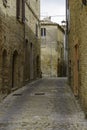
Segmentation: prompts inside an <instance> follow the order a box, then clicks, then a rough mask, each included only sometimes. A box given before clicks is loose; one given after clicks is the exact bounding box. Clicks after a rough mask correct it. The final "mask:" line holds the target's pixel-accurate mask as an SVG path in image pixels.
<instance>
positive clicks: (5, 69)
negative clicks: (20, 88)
mask: <svg viewBox="0 0 87 130" xmlns="http://www.w3.org/2000/svg"><path fill="white" fill-rule="evenodd" d="M7 84H8V64H7V51H6V50H5V49H4V50H3V53H2V92H3V93H4V92H5V87H6V86H7Z"/></svg>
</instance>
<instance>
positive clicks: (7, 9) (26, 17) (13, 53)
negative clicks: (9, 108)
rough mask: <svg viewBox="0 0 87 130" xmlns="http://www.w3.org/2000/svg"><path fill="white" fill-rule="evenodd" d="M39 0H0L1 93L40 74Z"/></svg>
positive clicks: (19, 85)
mask: <svg viewBox="0 0 87 130" xmlns="http://www.w3.org/2000/svg"><path fill="white" fill-rule="evenodd" d="M39 17H40V0H27V1H25V0H0V92H1V94H7V93H10V92H11V91H12V90H15V89H17V88H19V87H21V86H23V85H25V84H26V83H27V82H30V81H31V80H34V79H36V78H37V77H40V24H39V22H40V21H39Z"/></svg>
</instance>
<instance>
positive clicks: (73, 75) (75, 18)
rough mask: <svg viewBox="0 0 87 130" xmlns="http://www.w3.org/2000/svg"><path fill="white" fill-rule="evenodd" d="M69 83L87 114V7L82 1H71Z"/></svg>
mask: <svg viewBox="0 0 87 130" xmlns="http://www.w3.org/2000/svg"><path fill="white" fill-rule="evenodd" d="M69 8H70V30H69V32H68V35H69V48H68V49H69V81H70V83H71V86H72V89H73V91H74V94H75V95H76V96H79V99H80V102H81V105H82V107H83V108H84V110H85V112H87V24H86V23H87V17H86V15H87V6H85V5H83V3H82V1H81V0H78V1H76V0H73V1H72V0H69Z"/></svg>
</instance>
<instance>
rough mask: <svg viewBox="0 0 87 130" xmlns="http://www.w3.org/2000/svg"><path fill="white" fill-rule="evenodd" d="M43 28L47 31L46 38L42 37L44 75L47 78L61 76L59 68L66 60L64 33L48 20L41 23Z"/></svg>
mask: <svg viewBox="0 0 87 130" xmlns="http://www.w3.org/2000/svg"><path fill="white" fill-rule="evenodd" d="M41 28H45V29H46V36H42V37H41V68H42V73H43V75H45V76H54V77H57V76H60V74H59V73H60V71H61V70H59V69H60V67H59V66H60V64H61V63H60V62H61V61H62V60H63V58H64V57H63V54H64V32H62V29H61V27H60V26H59V25H58V24H56V23H53V22H51V21H50V20H46V19H45V20H43V21H42V22H41ZM59 60H60V61H59Z"/></svg>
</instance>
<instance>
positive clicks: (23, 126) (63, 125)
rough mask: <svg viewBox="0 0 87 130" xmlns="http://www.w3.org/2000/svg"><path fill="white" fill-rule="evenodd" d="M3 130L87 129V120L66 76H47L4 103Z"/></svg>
mask: <svg viewBox="0 0 87 130" xmlns="http://www.w3.org/2000/svg"><path fill="white" fill-rule="evenodd" d="M0 130H87V121H86V120H85V118H84V113H83V111H82V110H81V108H80V106H79V104H78V101H77V100H76V99H75V97H74V96H73V94H72V92H71V89H70V88H69V86H68V85H67V82H66V79H65V78H60V79H57V78H44V79H41V80H38V81H35V82H33V83H31V84H28V85H26V86H24V87H23V88H21V89H19V90H17V91H15V92H14V93H12V94H10V95H9V96H8V97H7V98H6V99H4V101H3V102H2V103H1V104H0Z"/></svg>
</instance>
